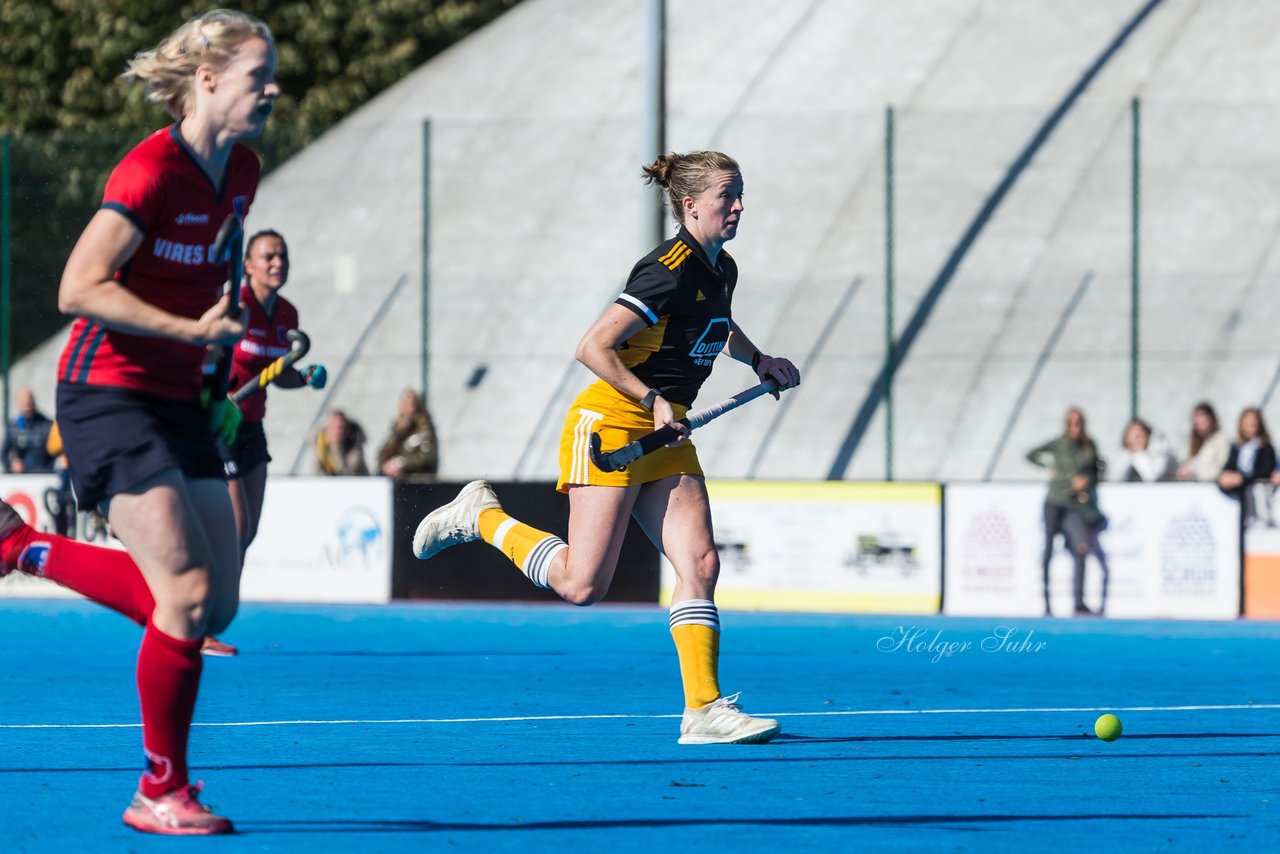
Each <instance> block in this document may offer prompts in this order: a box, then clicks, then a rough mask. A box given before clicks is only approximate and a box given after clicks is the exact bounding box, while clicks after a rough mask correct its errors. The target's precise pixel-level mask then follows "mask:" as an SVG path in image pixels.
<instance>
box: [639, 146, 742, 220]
mask: <svg viewBox="0 0 1280 854" xmlns="http://www.w3.org/2000/svg"><path fill="white" fill-rule="evenodd" d="M642 171H643V174H644V182H645V183H646V184H657V185H658V186H659V187H662V188H663V189H664V190H666V193H664V194H663V196H664V200H665V201H666V204H667V207H669V208H670V209H671V215H672V216H673V217H675V219H676V222H679V223H684V205H683V204H681V199H683V198H684V197H685V196H696V195H698V194H699V193H701V192H702V191H703V190H705V189H706V188H707V186H708V185H709V184H710V183H711V179H712V178H714V177H715V176H716V173H718V172H741V171H742V170H741V169H740V168H739V167H738V161H736V160H734V159H733V158H732V157H730V156H729V155H727V154H722V153H720V152H719V151H690V152H689V153H688V154H659V155H658V159H657V160H655V161H653V162H652V163H650V164H649V165H648V166H645V167H644V169H643V170H642Z"/></svg>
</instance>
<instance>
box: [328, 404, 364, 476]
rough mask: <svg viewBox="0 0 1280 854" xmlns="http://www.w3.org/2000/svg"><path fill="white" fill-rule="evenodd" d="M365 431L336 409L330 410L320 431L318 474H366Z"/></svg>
mask: <svg viewBox="0 0 1280 854" xmlns="http://www.w3.org/2000/svg"><path fill="white" fill-rule="evenodd" d="M364 442H365V438H364V430H363V429H361V427H360V425H359V424H357V423H356V422H354V421H352V420H351V419H349V418H347V415H346V413H345V412H343V411H342V410H340V409H335V410H333V411H332V412H330V413H329V418H328V420H326V421H325V424H324V427H323V429H321V430H320V432H318V433H317V434H316V458H315V466H316V473H317V474H326V475H366V474H368V473H369V467H368V465H366V464H365V461H364Z"/></svg>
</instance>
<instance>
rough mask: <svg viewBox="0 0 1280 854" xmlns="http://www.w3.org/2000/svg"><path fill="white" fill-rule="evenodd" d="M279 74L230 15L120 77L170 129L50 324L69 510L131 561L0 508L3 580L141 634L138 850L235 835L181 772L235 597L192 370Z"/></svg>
mask: <svg viewBox="0 0 1280 854" xmlns="http://www.w3.org/2000/svg"><path fill="white" fill-rule="evenodd" d="M275 71H276V52H275V43H274V41H273V39H272V36H271V31H270V30H269V29H268V28H267V26H266V25H265V24H263V23H262V22H261V21H259V20H257V19H256V18H252V17H250V16H249V15H245V14H243V13H240V12H233V11H228V10H225V9H218V10H215V11H212V12H208V13H206V14H204V15H200V16H199V17H196V18H193V19H191V20H189V21H187V22H186V23H185V24H183V25H182V26H181V27H179V28H178V29H177V30H176V31H175V32H174V33H173V34H172V35H170V36H169V37H168V38H166V39H165V40H164V41H162V42H161V43H160V44H159V45H158V46H156V47H155V48H154V49H153V50H149V51H145V52H143V53H140V54H138V55H137V56H136V57H135V58H134V60H133V61H132V62H131V63H130V64H129V68H128V71H127V72H126V73H125V75H124V76H125V78H126V79H127V80H137V81H141V82H142V83H143V84H144V85H145V86H146V92H147V97H148V98H149V99H151V100H153V101H156V102H158V103H160V104H163V105H164V107H165V109H167V110H168V111H169V113H170V114H171V115H172V116H173V117H174V119H175V120H176V121H175V123H174V124H173V125H171V126H170V127H168V128H165V129H164V130H159V131H156V132H155V133H153V134H152V135H150V136H149V137H147V138H146V139H145V140H143V141H142V142H141V143H140V144H139V145H138V146H137V147H136V148H134V149H133V150H132V151H131V152H129V153H128V154H127V155H125V157H124V159H123V160H121V161H120V163H119V164H118V165H117V166H116V168H115V170H114V171H113V172H112V173H111V177H110V178H109V179H108V181H107V186H106V190H105V192H104V194H103V200H102V206H101V207H100V208H99V210H98V212H97V213H96V214H94V216H93V218H92V219H91V220H90V221H89V224H88V225H87V226H86V227H85V229H84V232H83V233H82V234H81V235H80V239H79V241H78V242H77V243H76V246H75V248H74V249H73V250H72V252H71V256H70V258H69V259H68V260H67V265H66V269H65V271H64V272H63V276H62V283H61V285H60V287H59V290H58V307H59V309H60V310H61V311H62V312H63V313H65V314H68V315H71V316H73V317H75V322H74V324H73V325H72V328H71V338H70V340H69V341H68V342H67V345H66V348H65V349H64V350H63V353H62V359H61V361H60V363H59V365H58V423H59V427H60V429H61V432H62V437H63V442H64V448H65V451H66V455H67V459H68V461H69V463H70V468H71V476H72V480H73V483H74V486H75V491H76V497H77V499H78V501H79V503H80V506H81V507H82V508H95V507H96V508H99V509H101V510H102V511H103V512H106V513H108V514H109V520H110V523H111V528H112V530H113V532H114V533H115V535H116V536H117V537H118V538H119V539H120V541H121V542H122V543H124V545H125V547H126V549H127V550H128V555H129V557H131V558H132V560H130V559H129V558H126V557H125V556H123V555H122V554H121V553H119V552H111V551H110V550H104V549H96V548H94V547H90V546H87V545H84V544H79V543H73V542H70V541H66V540H61V539H58V538H56V537H53V536H51V535H46V534H41V533H39V532H36V531H33V530H32V529H30V528H28V527H27V526H26V525H23V524H21V522H20V520H17V521H15V518H14V517H13V516H12V515H10V514H9V513H5V512H4V511H5V510H6V509H7V508H0V575H3V574H4V573H6V572H9V571H12V570H14V569H18V570H21V571H24V572H30V573H33V574H38V575H42V576H44V577H46V578H49V579H52V580H54V581H56V582H58V583H60V584H63V585H65V586H67V587H70V588H72V589H74V590H78V591H80V592H82V593H84V594H85V595H87V596H89V598H91V599H93V600H94V601H97V602H100V603H102V604H104V605H107V606H108V607H111V608H114V609H115V610H118V611H120V612H122V613H124V614H125V615H126V616H128V617H130V618H131V619H133V620H134V621H136V622H138V623H139V624H141V625H144V626H145V631H144V633H143V637H142V646H141V649H140V650H139V653H138V665H137V684H138V694H139V697H140V700H141V707H142V741H143V751H144V754H145V757H146V763H145V768H146V770H145V771H144V773H143V775H142V778H141V780H140V781H139V784H138V790H137V793H136V794H135V795H134V797H133V801H132V802H131V803H130V804H129V807H128V809H127V810H126V811H125V813H124V822H125V824H127V825H129V826H130V827H133V828H135V829H137V830H140V831H144V832H148V833H162V834H177V835H192V834H215V833H230V832H231V831H232V825H231V822H230V821H229V820H227V819H226V818H223V817H222V816H219V815H215V814H214V813H213V812H212V811H210V810H209V808H208V807H206V806H204V805H203V804H201V803H200V801H199V800H198V798H197V795H198V793H199V790H200V786H199V785H191V782H190V780H189V778H188V769H187V736H188V732H189V730H190V728H191V720H192V716H193V714H194V711H195V703H196V693H197V690H198V688H199V685H200V671H201V658H200V646H201V639H202V638H203V637H204V636H205V635H206V634H215V633H217V632H220V631H222V630H224V629H225V628H226V627H227V625H228V624H229V623H230V622H231V619H232V617H233V616H234V615H235V612H236V608H237V607H238V604H239V602H238V600H239V585H240V577H239V573H240V548H239V543H238V540H237V533H236V525H235V518H234V516H233V514H232V508H231V502H230V499H229V498H228V494H227V486H226V483H225V481H224V480H223V466H222V461H221V459H220V457H219V454H218V450H217V447H216V446H215V444H214V427H215V425H213V424H211V420H213V419H217V420H218V421H219V424H221V423H222V419H223V418H226V417H227V413H228V412H229V411H230V407H231V405H232V404H230V403H229V402H228V403H223V402H221V401H214V402H213V404H212V405H211V406H209V407H206V406H205V405H203V404H202V403H201V399H200V397H201V371H200V366H201V361H202V359H203V356H204V353H205V348H206V347H207V346H208V345H210V344H217V345H223V346H229V345H233V344H235V343H236V342H237V341H238V340H239V339H240V337H241V335H242V334H243V332H244V326H243V324H242V323H241V322H240V321H239V320H233V319H231V318H230V317H229V316H228V309H229V307H230V302H229V300H230V298H229V297H222V298H219V292H220V290H221V287H222V284H223V281H224V279H225V278H226V267H225V265H224V264H221V263H218V262H217V261H215V259H214V258H213V257H211V256H212V252H211V251H210V250H211V245H212V244H213V243H214V240H215V237H216V235H217V232H218V228H219V226H220V225H221V224H222V222H223V220H224V219H226V218H227V216H228V215H230V214H232V213H236V214H238V215H239V216H240V217H241V218H243V217H244V216H245V215H246V214H247V213H248V211H249V206H250V204H251V203H252V202H253V198H254V194H255V192H256V191H257V186H258V177H259V174H260V172H261V165H260V164H259V162H258V158H257V156H256V155H254V153H253V152H252V151H251V150H250V149H249V148H247V147H246V146H244V145H243V144H241V143H239V142H238V140H240V139H242V138H244V137H249V136H256V135H257V134H259V133H261V132H262V130H263V127H264V125H265V124H266V121H267V117H268V116H269V115H270V114H271V107H272V103H273V102H274V101H275V98H276V97H277V96H278V95H279V94H280V90H279V88H278V87H277V86H276V83H275ZM236 291H237V292H238V288H237V289H236Z"/></svg>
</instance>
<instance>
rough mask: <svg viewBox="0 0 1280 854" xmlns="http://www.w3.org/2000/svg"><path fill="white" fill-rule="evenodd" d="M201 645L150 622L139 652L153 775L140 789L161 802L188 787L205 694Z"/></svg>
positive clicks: (149, 764)
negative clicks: (200, 696) (194, 731)
mask: <svg viewBox="0 0 1280 854" xmlns="http://www.w3.org/2000/svg"><path fill="white" fill-rule="evenodd" d="M202 665H203V662H202V661H201V658H200V640H199V639H198V638H197V639H196V640H182V639H180V638H175V637H170V636H169V635H166V634H165V633H164V632H162V631H160V630H159V629H157V628H156V627H155V624H154V623H147V630H146V631H145V632H143V634H142V647H141V648H140V649H139V650H138V698H139V699H140V700H141V701H142V748H143V750H144V752H145V753H146V757H147V770H146V772H145V773H144V774H143V775H142V780H141V781H140V782H139V783H138V789H139V790H140V791H141V792H142V794H144V795H146V796H147V797H148V798H155V797H158V796H160V795H163V794H165V793H166V792H172V791H173V790H174V789H179V788H181V787H183V786H185V785H187V735H188V734H189V733H190V732H191V718H192V716H193V715H194V714H195V711H196V694H197V693H199V690H200V670H201V667H202Z"/></svg>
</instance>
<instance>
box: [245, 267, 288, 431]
mask: <svg viewBox="0 0 1280 854" xmlns="http://www.w3.org/2000/svg"><path fill="white" fill-rule="evenodd" d="M240 303H241V304H242V305H243V306H244V307H245V324H246V325H245V331H244V337H243V338H241V339H240V343H239V344H237V345H236V350H235V358H233V359H232V360H231V388H232V389H233V390H235V389H238V388H240V386H242V385H244V384H245V383H247V382H257V381H258V374H260V373H262V369H263V368H265V367H266V366H267V365H269V364H271V363H272V362H274V361H275V360H276V359H278V358H280V357H281V356H283V355H284V354H285V353H288V352H289V339H288V338H287V337H286V336H287V335H288V332H289V330H290V329H297V328H298V310H297V309H296V308H294V307H293V303H291V302H289V301H288V300H287V299H285V298H284V297H282V296H278V295H277V296H276V304H275V306H274V307H273V308H272V311H271V316H270V317H268V316H267V311H266V309H264V308H263V307H262V303H260V302H258V298H257V297H255V296H254V295H253V290H252V289H250V288H249V286H248V285H245V286H244V287H243V288H241V290H240ZM240 409H241V410H243V411H244V420H245V421H261V420H262V418H263V416H265V415H266V414H267V390H266V389H263V390H262V391H260V392H258V393H257V394H255V395H254V396H253V397H251V398H249V399H248V400H246V401H245V402H244V403H242V404H240Z"/></svg>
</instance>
